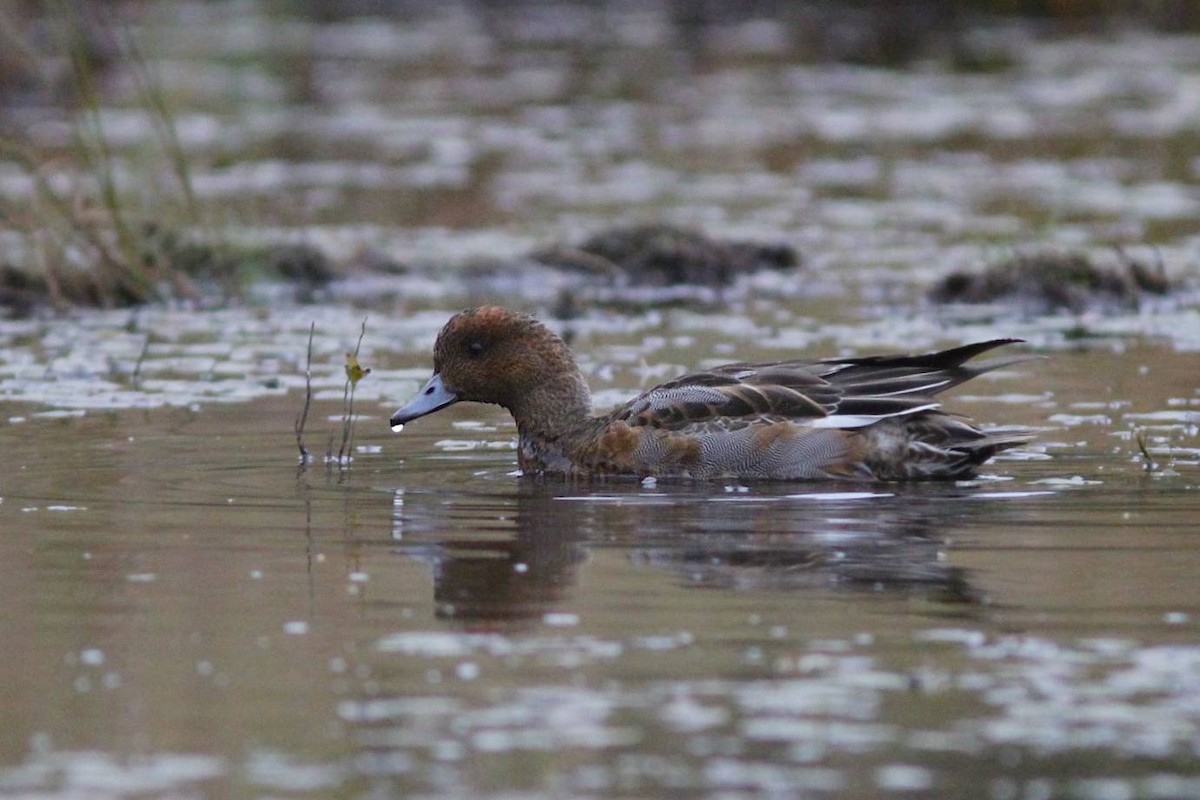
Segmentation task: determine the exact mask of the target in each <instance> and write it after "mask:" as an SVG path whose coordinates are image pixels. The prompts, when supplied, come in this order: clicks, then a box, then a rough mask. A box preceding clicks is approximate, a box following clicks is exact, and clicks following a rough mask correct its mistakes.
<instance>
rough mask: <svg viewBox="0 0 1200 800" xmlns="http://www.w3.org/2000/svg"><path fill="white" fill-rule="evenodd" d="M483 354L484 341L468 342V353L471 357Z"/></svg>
mask: <svg viewBox="0 0 1200 800" xmlns="http://www.w3.org/2000/svg"><path fill="white" fill-rule="evenodd" d="M482 354H483V342H470V343H468V344H467V355H469V356H470V357H471V358H475V357H476V356H479V355H482Z"/></svg>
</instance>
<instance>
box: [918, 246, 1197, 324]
mask: <svg viewBox="0 0 1200 800" xmlns="http://www.w3.org/2000/svg"><path fill="white" fill-rule="evenodd" d="M1121 259H1122V261H1121V264H1120V265H1114V266H1105V265H1101V264H1097V263H1096V262H1095V261H1094V260H1093V259H1092V258H1090V257H1089V256H1087V255H1085V254H1082V253H1058V252H1053V251H1043V252H1038V253H1026V254H1019V255H1016V256H1013V257H1012V258H1009V259H1006V260H1004V261H999V262H996V263H994V264H992V265H991V266H989V267H987V268H986V269H984V270H983V271H982V272H973V271H965V270H963V271H956V272H953V273H951V274H949V275H947V276H946V277H945V278H943V279H942V280H941V282H940V283H939V284H938V285H937V286H935V287H934V288H933V289H932V291H931V292H930V299H932V300H933V301H934V302H936V303H1017V304H1020V305H1021V306H1023V308H1024V310H1026V311H1027V312H1030V313H1054V312H1057V311H1069V312H1072V313H1081V312H1084V311H1089V310H1104V309H1120V310H1129V311H1134V310H1137V309H1138V308H1139V307H1140V306H1141V304H1142V302H1143V301H1144V300H1145V299H1146V297H1147V296H1150V295H1155V296H1163V295H1166V294H1168V293H1170V292H1171V291H1172V289H1173V288H1174V286H1173V285H1172V283H1171V281H1170V280H1169V279H1168V278H1167V276H1166V275H1165V274H1164V272H1163V269H1162V264H1161V262H1160V263H1158V264H1157V265H1155V266H1153V267H1152V266H1149V265H1147V264H1144V263H1142V262H1140V261H1137V260H1135V259H1132V258H1129V257H1128V256H1126V255H1124V254H1122V256H1121Z"/></svg>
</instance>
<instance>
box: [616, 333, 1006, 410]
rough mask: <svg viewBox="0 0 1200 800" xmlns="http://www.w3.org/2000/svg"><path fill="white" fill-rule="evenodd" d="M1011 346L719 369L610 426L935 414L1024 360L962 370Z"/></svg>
mask: <svg viewBox="0 0 1200 800" xmlns="http://www.w3.org/2000/svg"><path fill="white" fill-rule="evenodd" d="M1017 341H1020V340H1018V339H994V340H991V341H987V342H979V343H976V344H971V345H966V346H963V347H956V348H954V349H951V350H944V351H941V352H937V353H930V354H927V355H919V356H869V357H866V358H848V359H823V360H819V361H811V360H796V361H782V362H769V363H739V364H726V365H724V366H721V367H717V368H715V369H711V370H708V371H706V372H699V373H695V374H691V375H685V376H683V377H680V378H676V379H675V380H672V381H669V382H667V383H664V384H661V385H659V386H656V387H654V388H653V389H651V390H649V391H648V392H646V393H645V394H643V395H641V396H640V397H638V398H636V399H634V400H632V401H631V402H629V403H627V404H626V405H624V406H622V407H620V408H618V409H617V410H616V411H614V412H613V413H612V415H611V416H610V419H611V420H613V421H617V420H621V421H624V422H625V423H627V424H628V425H630V426H632V427H639V426H648V427H654V428H662V429H666V430H682V429H685V428H690V429H710V430H713V429H725V430H735V429H738V428H741V427H744V426H745V425H748V424H751V423H755V422H769V421H784V420H790V421H794V422H799V423H802V424H807V425H810V426H812V427H830V428H857V427H862V426H865V425H869V424H871V423H873V422H876V421H878V420H880V419H884V418H886V417H894V416H901V415H906V414H913V413H916V412H919V411H925V410H931V409H935V408H937V407H938V405H939V404H938V402H937V401H936V400H935V399H934V396H935V395H937V394H938V393H939V392H942V391H945V390H946V389H949V388H950V387H952V386H956V385H958V384H960V383H963V382H964V381H967V380H970V379H971V378H973V377H975V376H977V375H980V374H982V373H984V372H987V371H989V370H992V369H998V368H999V367H1002V366H1007V365H1009V364H1013V363H1017V362H1019V361H1023V360H1026V358H1027V357H1022V356H1018V357H1014V358H1004V359H992V360H989V361H986V362H981V363H979V364H976V365H973V366H968V365H967V364H966V363H965V362H967V361H968V360H970V359H971V358H973V357H974V356H977V355H979V354H981V353H984V352H987V351H988V350H992V349H994V348H997V347H1000V346H1002V345H1005V344H1010V343H1013V342H1017Z"/></svg>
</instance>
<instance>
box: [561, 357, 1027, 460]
mask: <svg viewBox="0 0 1200 800" xmlns="http://www.w3.org/2000/svg"><path fill="white" fill-rule="evenodd" d="M1012 341H1014V340H1010V339H999V340H993V341H989V342H981V343H978V344H973V345H967V346H964V347H959V348H955V349H953V350H946V351H942V352H939V353H932V354H929V355H922V356H875V357H869V358H858V359H826V360H820V361H786V362H771V363H744V364H729V365H725V366H722V367H718V368H716V369H712V370H708V371H705V372H700V373H695V374H692V375H686V376H683V377H681V378H678V379H676V380H673V381H670V382H668V383H664V384H662V385H660V386H657V387H655V388H653V389H651V390H650V391H648V392H646V393H645V394H643V395H641V396H640V397H638V398H636V399H635V400H633V401H631V402H630V403H628V404H626V405H624V406H622V407H620V408H618V409H617V410H616V411H614V412H612V414H610V415H609V416H608V417H607V418H605V419H604V420H603V423H602V427H601V429H600V430H599V431H598V434H597V435H596V436H595V437H594V440H593V441H591V442H589V443H588V446H586V447H585V448H583V449H582V450H581V451H580V452H579V456H580V458H579V459H578V460H581V461H585V462H590V463H583V464H579V465H578V466H580V467H583V468H584V469H585V470H590V471H593V472H602V473H603V472H615V473H631V474H641V475H684V476H690V477H697V478H707V477H718V476H729V477H741V478H766V479H790V480H795V479H814V478H844V479H877V480H909V479H930V478H942V479H945V478H961V477H967V476H969V475H971V474H972V473H973V472H974V471H975V469H976V468H977V467H978V466H979V465H980V464H982V463H983V462H985V461H987V460H988V459H989V458H991V457H992V456H993V455H994V454H995V453H997V452H999V451H1000V450H1003V449H1006V448H1008V447H1013V446H1016V445H1018V444H1021V443H1023V442H1026V441H1028V439H1029V435H1028V432H1026V431H1023V430H1006V431H997V432H991V433H985V432H983V431H981V430H980V429H979V428H977V427H975V426H974V425H973V424H971V423H970V422H969V421H967V420H966V419H964V418H961V417H953V416H949V415H947V414H945V413H943V412H941V411H940V405H939V403H938V401H937V400H936V399H935V396H936V395H937V394H938V393H939V392H942V391H944V390H946V389H948V388H950V387H952V386H956V385H958V384H960V383H962V382H964V381H966V380H969V379H970V378H972V377H975V376H976V375H979V374H982V373H983V372H987V371H989V370H992V369H997V368H999V367H1001V366H1005V365H1008V364H1012V363H1016V362H1018V361H1023V360H1025V357H1015V358H1005V359H995V360H991V361H987V362H983V363H980V364H977V365H975V366H968V365H966V364H965V362H966V361H967V360H969V359H970V358H972V357H974V356H976V355H979V354H980V353H983V352H986V351H988V350H991V349H993V348H996V347H999V346H1001V345H1004V344H1008V343H1010V342H1012Z"/></svg>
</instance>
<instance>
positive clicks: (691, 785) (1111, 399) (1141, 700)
mask: <svg viewBox="0 0 1200 800" xmlns="http://www.w3.org/2000/svg"><path fill="white" fill-rule="evenodd" d="M618 343H620V340H616V339H614V341H613V342H610V343H609V344H611V345H616V344H618ZM626 346H628V345H626ZM581 349H582V350H583V352H584V353H585V354H587V353H590V354H591V356H592V357H593V358H595V359H597V360H599V361H602V362H603V361H607V359H608V357H609V356H610V355H611V353H612V352H613V351H614V350H613V348H611V347H607V346H605V347H596V348H581ZM412 360H413V363H414V365H415V364H418V363H420V361H421V358H420V357H419V356H414V357H413V359H412ZM1188 363H1190V358H1184V357H1180V356H1175V355H1172V354H1171V353H1169V352H1167V351H1164V350H1163V349H1162V348H1160V347H1147V348H1138V349H1136V350H1134V351H1132V352H1126V353H1123V354H1119V355H1114V354H1111V353H1107V352H1104V351H1102V350H1091V351H1081V352H1064V353H1059V354H1056V355H1055V356H1054V357H1053V359H1052V361H1049V362H1036V363H1034V364H1029V365H1022V366H1021V367H1019V368H1016V369H1013V370H1010V371H1009V372H1008V373H1006V374H1002V375H1001V376H999V377H998V378H997V379H996V380H995V381H993V382H992V383H991V384H990V385H988V386H987V389H988V390H989V392H990V393H991V394H993V395H995V396H997V397H999V398H1000V399H1001V400H1002V401H1007V402H994V401H987V400H985V399H983V398H982V397H980V396H979V395H974V396H968V397H966V398H962V399H961V400H960V401H959V402H958V403H957V405H958V407H960V408H963V409H967V410H969V411H970V412H971V413H972V414H974V415H976V416H978V417H980V418H983V419H987V420H994V421H1001V422H1006V423H1017V422H1019V423H1034V424H1038V423H1041V424H1043V425H1046V420H1047V419H1048V418H1052V417H1054V416H1055V415H1057V414H1060V413H1066V412H1070V413H1072V414H1074V415H1075V416H1078V417H1081V418H1082V417H1086V418H1087V419H1086V420H1082V421H1081V420H1076V419H1070V420H1067V421H1066V423H1065V424H1064V423H1062V422H1060V423H1059V424H1050V425H1046V427H1047V428H1048V430H1046V431H1044V433H1043V437H1042V441H1041V443H1040V444H1039V445H1038V446H1036V447H1034V448H1032V449H1031V450H1030V451H1029V452H1027V453H1025V454H1016V455H1015V456H1014V457H1013V458H1010V459H1006V460H1003V461H1000V462H998V463H995V464H994V465H992V466H991V467H990V468H989V469H988V470H987V471H986V473H985V476H984V479H983V480H981V481H980V482H978V483H977V484H973V485H949V486H944V485H931V486H912V487H896V486H857V485H776V484H751V485H738V484H734V483H731V484H728V485H726V484H717V485H695V484H690V483H679V484H671V483H668V482H660V483H658V484H657V485H655V486H645V485H641V484H638V483H636V482H634V483H619V482H614V483H602V484H593V485H589V484H561V483H553V482H548V483H542V482H538V481H533V480H529V479H521V478H518V477H515V476H514V475H513V474H512V470H513V468H514V454H513V452H512V450H511V440H512V438H513V430H512V427H511V423H510V422H508V420H506V419H505V417H504V415H503V414H502V412H500V411H499V410H497V409H494V408H491V407H484V406H458V407H455V408H453V409H451V410H449V411H447V412H444V413H442V414H440V415H436V416H434V417H431V418H429V419H426V420H422V421H419V422H418V423H415V424H413V425H411V426H409V427H408V428H407V429H406V430H405V431H404V433H403V434H402V435H400V436H393V435H392V434H390V433H388V432H387V430H386V422H385V417H386V413H385V412H386V411H387V410H388V408H387V406H386V405H385V404H383V403H382V402H381V403H380V404H379V407H378V408H377V409H376V408H371V409H369V410H368V411H367V412H366V413H367V416H365V417H364V418H363V419H362V420H360V422H359V428H358V440H357V441H358V444H357V450H358V452H357V454H356V457H355V461H354V463H353V466H352V468H350V469H348V470H343V471H338V470H336V469H335V470H333V471H327V470H326V469H324V468H323V467H320V466H316V467H312V468H309V469H308V470H305V471H299V472H298V471H297V468H296V466H295V457H296V454H295V450H294V443H293V441H292V438H293V437H292V431H291V422H292V419H293V417H294V415H295V413H296V412H297V411H298V407H299V401H300V398H299V396H297V395H295V394H292V395H289V396H285V397H273V398H267V399H263V400H259V401H257V402H254V403H246V404H234V405H201V406H198V407H195V408H191V409H189V408H158V409H153V410H147V411H131V410H124V411H108V412H89V413H87V414H85V415H83V416H70V417H65V418H61V417H50V418H40V417H30V416H28V410H29V409H28V407H27V406H20V405H13V404H11V403H10V404H6V406H5V407H4V409H3V413H4V416H5V417H7V418H9V419H10V424H8V425H6V426H5V427H4V428H3V429H2V430H3V449H4V452H5V461H6V463H7V464H8V467H7V468H6V471H5V474H6V477H5V478H4V487H3V490H2V496H3V502H2V503H0V526H2V529H3V531H4V536H3V537H2V538H0V547H2V548H3V553H2V554H0V570H3V575H2V576H0V580H2V581H3V585H5V586H6V587H7V588H6V592H5V596H6V598H7V600H6V601H5V602H6V613H5V615H4V617H3V622H2V623H0V642H2V643H3V648H4V651H5V652H6V653H7V654H8V655H7V657H6V658H5V659H4V660H3V662H2V663H3V665H4V666H3V670H4V675H3V685H4V686H5V687H7V688H6V691H5V693H4V699H3V705H2V706H0V717H2V719H3V723H4V724H3V725H2V726H0V730H2V731H3V734H2V735H0V760H2V761H3V762H4V763H6V764H7V766H6V767H5V768H4V769H3V771H2V772H0V787H2V788H3V789H4V791H5V793H11V794H16V795H21V794H22V793H23V792H34V793H42V794H39V795H38V796H45V795H46V794H48V795H50V796H114V797H125V796H165V795H171V796H178V795H179V794H189V793H196V792H199V793H201V794H204V795H209V796H260V795H264V794H265V795H277V794H279V793H282V794H284V795H286V796H297V795H312V796H339V797H340V796H347V797H350V796H363V795H367V796H374V795H377V794H384V795H399V794H404V795H409V794H412V795H428V796H445V797H468V796H503V795H505V793H513V792H515V793H518V794H520V795H521V796H545V797H584V796H606V797H609V796H611V797H640V796H680V797H683V796H714V797H715V796H722V797H724V796H749V795H754V796H781V797H782V796H788V797H790V796H803V797H834V796H838V797H878V796H885V795H895V796H941V797H949V796H955V797H980V796H995V797H1060V796H1080V797H1110V796H1117V797H1134V796H1137V797H1180V798H1183V797H1190V796H1194V794H1195V792H1196V791H1197V789H1198V788H1200V769H1198V768H1197V764H1198V763H1200V762H1197V748H1198V747H1200V644H1198V641H1197V639H1198V628H1200V588H1198V586H1200V584H1197V582H1196V580H1195V576H1196V574H1197V571H1198V570H1200V534H1198V532H1197V528H1196V525H1195V519H1196V516H1197V514H1198V513H1200V500H1198V498H1200V494H1198V493H1197V481H1196V476H1197V466H1196V464H1197V460H1198V453H1197V449H1196V445H1197V437H1196V420H1197V414H1198V413H1200V409H1198V408H1197V405H1198V399H1197V395H1196V392H1195V389H1194V388H1193V387H1194V384H1193V383H1190V382H1189V380H1188V379H1186V378H1184V377H1182V376H1183V375H1184V374H1185V365H1186V364H1188ZM1134 365H1145V366H1146V367H1147V368H1148V372H1147V373H1145V374H1143V375H1142V376H1141V378H1142V379H1141V380H1135V379H1134V378H1133V375H1132V374H1131V375H1130V377H1129V379H1128V380H1117V381H1115V383H1114V387H1113V391H1112V392H1110V393H1106V396H1105V398H1104V399H1103V400H1102V401H1101V402H1102V403H1103V404H1104V408H1103V409H1092V408H1090V407H1089V408H1088V409H1087V410H1086V411H1084V412H1081V411H1080V410H1079V409H1078V408H1076V406H1077V405H1078V401H1079V398H1080V394H1079V391H1080V387H1081V386H1086V385H1089V384H1092V383H1094V380H1095V378H1094V376H1095V375H1097V374H1106V375H1113V376H1120V375H1122V374H1124V373H1127V372H1129V373H1137V372H1138V371H1139V370H1138V369H1137V366H1134ZM1154 378H1158V380H1154ZM617 383H618V384H620V381H619V380H618V381H617ZM597 384H598V385H597V388H599V389H604V388H606V386H607V387H609V388H611V387H612V384H611V383H606V382H605V381H604V380H600V381H598V382H597ZM1029 393H1035V394H1036V395H1037V396H1038V399H1036V400H1022V399H1021V396H1022V394H1029ZM1073 408H1074V411H1071V409H1073ZM1168 410H1174V411H1173V413H1174V416H1169V415H1164V414H1162V413H1161V412H1164V411H1168ZM1156 412H1158V413H1159V415H1160V416H1163V417H1164V419H1153V418H1149V417H1142V416H1136V415H1139V414H1154V413H1156ZM337 413H338V404H337V403H335V402H330V401H324V402H319V403H318V404H317V410H316V413H315V416H314V419H315V420H316V422H315V423H314V427H313V428H312V431H313V432H315V435H313V436H312V438H313V439H315V440H320V439H322V438H323V431H324V430H325V429H328V428H332V427H333V426H334V423H333V422H326V421H325V420H324V417H325V416H326V415H329V416H334V417H336V415H337ZM1101 416H1106V417H1109V418H1110V421H1109V422H1103V421H1102V420H1100V419H1099V417H1101ZM14 417H15V418H16V420H17V421H13V418H14ZM1131 425H1136V426H1137V427H1138V428H1140V429H1145V430H1146V432H1147V434H1148V435H1150V436H1152V437H1156V436H1162V437H1165V439H1167V440H1169V441H1170V444H1171V450H1170V452H1169V453H1167V452H1166V451H1165V450H1163V451H1162V452H1163V455H1162V456H1161V458H1162V460H1163V462H1164V465H1167V464H1169V466H1170V469H1166V468H1165V466H1164V468H1160V469H1159V471H1156V472H1148V471H1145V470H1144V469H1143V467H1142V465H1141V464H1140V463H1138V462H1137V459H1136V457H1135V455H1136V453H1137V447H1136V445H1135V444H1134V443H1132V442H1131V441H1129V440H1128V439H1127V438H1126V437H1124V436H1121V435H1118V434H1119V433H1120V432H1122V431H1127V430H1128V429H1129V427H1130V426H1131ZM1164 447H1165V445H1164ZM1189 448H1190V449H1189ZM1035 456H1036V457H1035ZM981 792H982V794H981Z"/></svg>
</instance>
